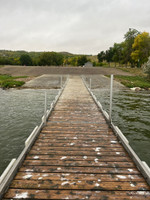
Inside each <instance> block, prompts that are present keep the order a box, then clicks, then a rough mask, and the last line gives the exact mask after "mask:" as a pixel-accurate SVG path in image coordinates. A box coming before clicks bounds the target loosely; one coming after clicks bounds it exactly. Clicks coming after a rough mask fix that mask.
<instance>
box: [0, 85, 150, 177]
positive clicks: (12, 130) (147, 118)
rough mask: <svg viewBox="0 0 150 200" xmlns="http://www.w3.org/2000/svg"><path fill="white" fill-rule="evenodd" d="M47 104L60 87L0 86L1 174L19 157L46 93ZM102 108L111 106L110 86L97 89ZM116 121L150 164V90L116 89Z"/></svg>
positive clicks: (39, 117) (41, 114) (39, 112)
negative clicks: (149, 92) (20, 87)
mask: <svg viewBox="0 0 150 200" xmlns="http://www.w3.org/2000/svg"><path fill="white" fill-rule="evenodd" d="M45 91H47V94H48V107H49V106H50V104H51V102H52V101H53V100H54V98H55V96H56V95H57V93H58V90H33V89H23V90H16V89H10V90H1V89H0V174H1V173H2V172H3V170H4V169H5V168H6V167H7V165H8V164H9V162H10V160H11V159H12V158H17V157H18V155H19V154H20V153H21V151H22V149H23V148H24V142H25V140H26V139H27V137H28V136H29V135H30V133H31V132H32V130H33V129H34V128H35V126H36V125H39V124H40V123H41V117H42V116H43V113H44V93H45ZM93 92H94V94H95V95H96V96H97V98H98V99H99V100H100V102H101V104H102V105H103V108H104V109H105V110H107V111H108V110H109V90H107V89H105V90H103V89H94V90H93ZM113 96H114V98H113V112H112V117H113V122H114V124H115V125H117V126H118V127H119V128H120V129H121V130H122V132H123V133H124V134H125V136H126V137H127V138H128V140H129V142H130V145H131V146H132V148H133V149H134V150H135V152H136V153H137V154H138V156H139V157H140V158H141V160H144V161H146V162H147V164H149V165H150V94H148V93H146V92H139V93H137V92H131V91H120V90H115V91H114V95H113Z"/></svg>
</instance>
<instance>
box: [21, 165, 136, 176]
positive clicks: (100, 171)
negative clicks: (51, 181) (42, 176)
mask: <svg viewBox="0 0 150 200" xmlns="http://www.w3.org/2000/svg"><path fill="white" fill-rule="evenodd" d="M19 171H20V172H21V171H25V172H46V173H48V172H53V173H54V172H55V173H89V174H90V173H92V174H129V175H132V174H140V172H139V171H138V170H137V169H136V168H118V167H117V168H114V167H113V168H111V167H109V168H106V167H67V166H65V167H55V166H22V167H21V168H20V169H19Z"/></svg>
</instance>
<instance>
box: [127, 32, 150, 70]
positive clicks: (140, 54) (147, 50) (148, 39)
mask: <svg viewBox="0 0 150 200" xmlns="http://www.w3.org/2000/svg"><path fill="white" fill-rule="evenodd" d="M132 48H133V52H132V53H131V57H132V59H133V60H134V61H135V62H136V63H137V66H138V67H141V65H142V64H144V63H145V62H147V61H148V57H149V56H150V35H149V33H147V32H143V33H141V34H139V35H137V36H136V38H135V39H134V43H133V45H132Z"/></svg>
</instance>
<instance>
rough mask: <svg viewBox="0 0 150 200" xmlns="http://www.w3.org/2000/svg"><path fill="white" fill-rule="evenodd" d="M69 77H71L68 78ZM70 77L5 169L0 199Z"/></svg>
mask: <svg viewBox="0 0 150 200" xmlns="http://www.w3.org/2000/svg"><path fill="white" fill-rule="evenodd" d="M68 77H69V76H68ZM68 77H67V79H66V82H65V83H64V85H63V86H62V87H61V89H60V90H59V92H58V95H57V96H56V97H57V98H55V100H54V101H53V102H52V103H51V107H50V110H47V111H46V112H45V113H44V115H43V117H42V122H41V124H40V125H39V126H36V127H35V128H34V130H33V131H32V133H31V134H30V135H29V137H28V138H27V140H26V141H25V147H24V149H23V151H22V152H21V154H20V155H19V157H18V158H17V159H13V160H12V161H11V162H10V164H9V165H8V167H7V168H6V169H5V171H4V172H3V174H2V175H1V177H0V199H1V198H2V197H3V194H4V193H5V191H6V189H7V188H8V186H9V185H10V183H11V181H12V180H13V178H14V176H15V175H16V172H17V171H18V169H19V167H20V166H21V164H22V162H23V161H24V158H25V156H26V155H27V153H28V152H29V151H30V149H31V147H32V145H33V144H34V142H35V140H36V138H37V137H38V135H39V134H40V131H41V129H42V128H43V126H44V125H45V122H46V121H47V120H48V118H49V116H50V114H51V112H52V110H53V109H54V107H55V105H56V103H57V101H58V99H59V97H60V96H61V94H62V92H63V90H64V88H65V86H66V84H67V82H68Z"/></svg>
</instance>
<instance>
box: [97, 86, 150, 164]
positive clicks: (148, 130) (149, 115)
mask: <svg viewBox="0 0 150 200" xmlns="http://www.w3.org/2000/svg"><path fill="white" fill-rule="evenodd" d="M93 93H94V94H95V95H96V96H97V99H98V100H99V101H100V102H101V104H102V106H103V108H104V110H106V111H107V112H108V113H109V90H107V89H94V90H93ZM112 119H113V123H114V124H115V125H117V126H118V127H119V128H120V129H121V131H122V132H123V134H124V135H125V136H126V137H127V139H128V140H129V142H130V145H131V147H132V148H133V149H134V151H135V152H136V153H137V155H138V156H139V157H140V159H141V160H142V161H145V162H147V164H148V165H149V166H150V94H149V93H148V92H133V91H121V90H115V91H114V93H113V110H112Z"/></svg>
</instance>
